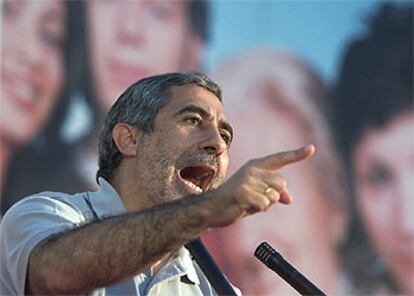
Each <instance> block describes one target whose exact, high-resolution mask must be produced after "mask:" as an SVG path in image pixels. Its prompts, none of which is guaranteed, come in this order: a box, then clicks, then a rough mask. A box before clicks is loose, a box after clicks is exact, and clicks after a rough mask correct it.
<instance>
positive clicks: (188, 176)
mask: <svg viewBox="0 0 414 296" xmlns="http://www.w3.org/2000/svg"><path fill="white" fill-rule="evenodd" d="M215 173H216V172H215V170H214V169H213V168H211V167H208V166H205V165H194V166H188V167H185V168H183V169H181V170H180V172H179V175H180V178H181V181H182V182H183V183H184V184H185V185H186V187H188V188H189V189H190V191H191V192H193V193H202V192H205V191H207V190H208V189H209V187H210V185H211V183H212V181H213V178H214V176H215Z"/></svg>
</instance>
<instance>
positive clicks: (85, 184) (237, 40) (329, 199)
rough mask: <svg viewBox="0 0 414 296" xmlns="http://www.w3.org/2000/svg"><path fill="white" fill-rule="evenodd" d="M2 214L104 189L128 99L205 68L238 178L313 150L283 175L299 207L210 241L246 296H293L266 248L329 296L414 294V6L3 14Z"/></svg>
mask: <svg viewBox="0 0 414 296" xmlns="http://www.w3.org/2000/svg"><path fill="white" fill-rule="evenodd" d="M1 9H2V13H1V85H0V87H1V97H0V115H1V116H0V136H1V138H0V145H1V146H0V188H1V211H2V214H4V212H5V211H6V210H7V209H8V208H9V207H10V206H11V205H12V204H13V203H15V202H17V201H18V200H19V199H21V198H22V197H24V196H27V195H29V194H31V193H35V192H39V191H44V190H58V191H64V192H68V193H74V192H78V191H83V190H94V189H95V188H96V187H97V185H96V181H95V173H96V168H97V165H96V159H97V144H96V143H97V139H98V134H99V131H100V128H101V126H102V122H103V118H104V115H105V113H106V112H107V111H108V110H109V108H110V106H111V104H112V103H113V102H114V101H115V100H116V98H117V97H118V96H119V95H120V94H121V92H122V91H123V90H124V89H125V88H126V87H127V86H128V85H130V84H131V83H133V82H135V81H136V80H138V79H140V78H143V77H145V76H149V75H153V74H158V73H161V72H172V71H188V70H199V71H202V72H205V73H207V74H209V75H211V77H212V78H214V79H216V80H217V81H218V82H219V83H220V84H221V86H222V88H223V92H224V105H225V109H226V111H227V113H228V116H229V118H230V120H231V122H232V125H233V126H234V128H235V141H234V143H233V144H232V147H231V151H230V159H231V164H230V168H229V175H231V174H232V173H233V172H234V171H235V170H237V169H238V168H239V167H240V166H241V165H243V164H244V163H245V162H246V161H247V160H249V159H250V158H253V157H260V156H264V155H266V154H269V153H274V152H276V151H280V150H284V149H292V148H296V147H299V146H301V145H305V144H308V143H313V144H315V145H316V148H317V153H316V155H315V157H313V158H312V159H311V160H310V161H307V162H304V163H303V164H302V163H301V164H296V165H293V166H291V167H289V168H286V169H283V170H282V171H280V174H281V175H283V176H284V177H285V178H286V179H287V180H288V184H289V188H290V191H291V193H292V194H293V196H294V197H295V201H294V203H293V205H291V206H289V207H284V206H276V207H274V208H272V209H271V210H269V211H268V212H266V213H265V214H262V215H256V216H254V217H251V218H247V219H243V220H241V221H239V222H237V223H235V224H234V225H232V226H231V227H227V228H225V229H220V230H214V231H212V232H210V233H209V234H208V235H206V237H204V241H205V242H206V244H207V245H208V247H209V249H210V250H211V252H212V253H213V256H214V257H215V258H216V259H217V262H218V264H219V265H220V266H221V267H222V269H223V271H224V272H225V273H226V275H227V276H228V277H229V278H230V280H231V281H232V282H233V283H234V284H235V285H237V286H238V287H240V288H241V290H242V291H243V292H244V293H245V294H246V295H288V294H293V295H295V293H296V292H295V291H294V290H292V288H290V287H289V286H288V285H287V284H286V283H284V282H283V281H282V280H281V279H280V278H279V277H278V276H277V275H275V274H274V273H273V272H272V271H270V270H268V269H267V268H266V267H265V266H263V265H262V264H261V263H259V262H257V260H256V259H254V258H253V252H254V250H255V248H256V247H257V246H258V245H259V244H260V242H262V241H264V240H266V241H268V242H269V243H270V244H271V245H273V246H274V247H275V248H276V249H278V250H279V251H280V252H281V253H282V254H283V255H284V256H285V257H286V259H288V260H289V261H290V262H291V263H292V264H293V265H295V266H296V267H297V268H298V269H299V270H300V271H301V272H303V273H304V274H305V275H307V276H308V277H309V278H310V279H311V280H312V281H313V282H315V284H316V285H317V286H319V287H320V288H321V289H322V290H324V291H325V292H326V293H327V294H332V295H338V294H348V295H349V294H353V295H357V294H364V295H384V294H388V295H394V294H404V295H414V215H413V213H414V188H413V187H414V185H413V184H414V182H413V180H414V133H413V128H414V116H413V115H414V113H413V60H412V59H413V4H412V2H411V1H391V2H383V1H374V0H372V1H371V0H364V1H178V0H177V1H166V0H162V1H161V0H160V1H158V0H152V1H143V0H125V1H121V0H118V1H116V0H102V1H98V0H91V1H63V0H62V1H53V0H38V1H36V0H25V1H8V0H3V1H2V2H1Z"/></svg>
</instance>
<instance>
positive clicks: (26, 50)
mask: <svg viewBox="0 0 414 296" xmlns="http://www.w3.org/2000/svg"><path fill="white" fill-rule="evenodd" d="M33 23H34V21H33V20H32V19H31V18H29V17H28V18H26V19H25V20H24V21H22V22H21V23H20V26H19V27H18V28H16V30H18V32H19V33H18V34H16V35H15V38H13V41H14V45H17V44H20V45H17V46H15V48H16V56H17V57H18V61H19V62H20V66H21V67H25V68H26V69H28V70H31V71H32V72H39V71H40V70H41V69H42V65H43V64H44V60H45V55H44V53H45V49H44V47H43V44H42V41H41V39H40V37H39V34H38V32H37V31H36V29H37V27H36V26H34V25H33ZM23 43H28V44H31V46H21V44H23Z"/></svg>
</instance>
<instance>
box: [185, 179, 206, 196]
mask: <svg viewBox="0 0 414 296" xmlns="http://www.w3.org/2000/svg"><path fill="white" fill-rule="evenodd" d="M183 181H184V183H185V184H186V185H187V186H188V187H191V188H192V189H194V190H195V191H197V192H198V193H203V189H201V188H200V187H198V186H197V185H196V184H194V183H192V182H190V181H188V180H184V179H183Z"/></svg>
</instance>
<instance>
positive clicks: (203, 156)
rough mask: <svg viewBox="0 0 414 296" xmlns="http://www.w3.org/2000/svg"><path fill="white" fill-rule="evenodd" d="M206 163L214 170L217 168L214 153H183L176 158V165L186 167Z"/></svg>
mask: <svg viewBox="0 0 414 296" xmlns="http://www.w3.org/2000/svg"><path fill="white" fill-rule="evenodd" d="M199 164H207V165H208V166H211V167H213V168H214V169H215V170H216V171H218V169H219V162H218V159H217V156H216V155H213V154H208V153H198V154H183V155H182V156H181V157H180V158H179V160H178V167H188V166H192V165H199Z"/></svg>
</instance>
